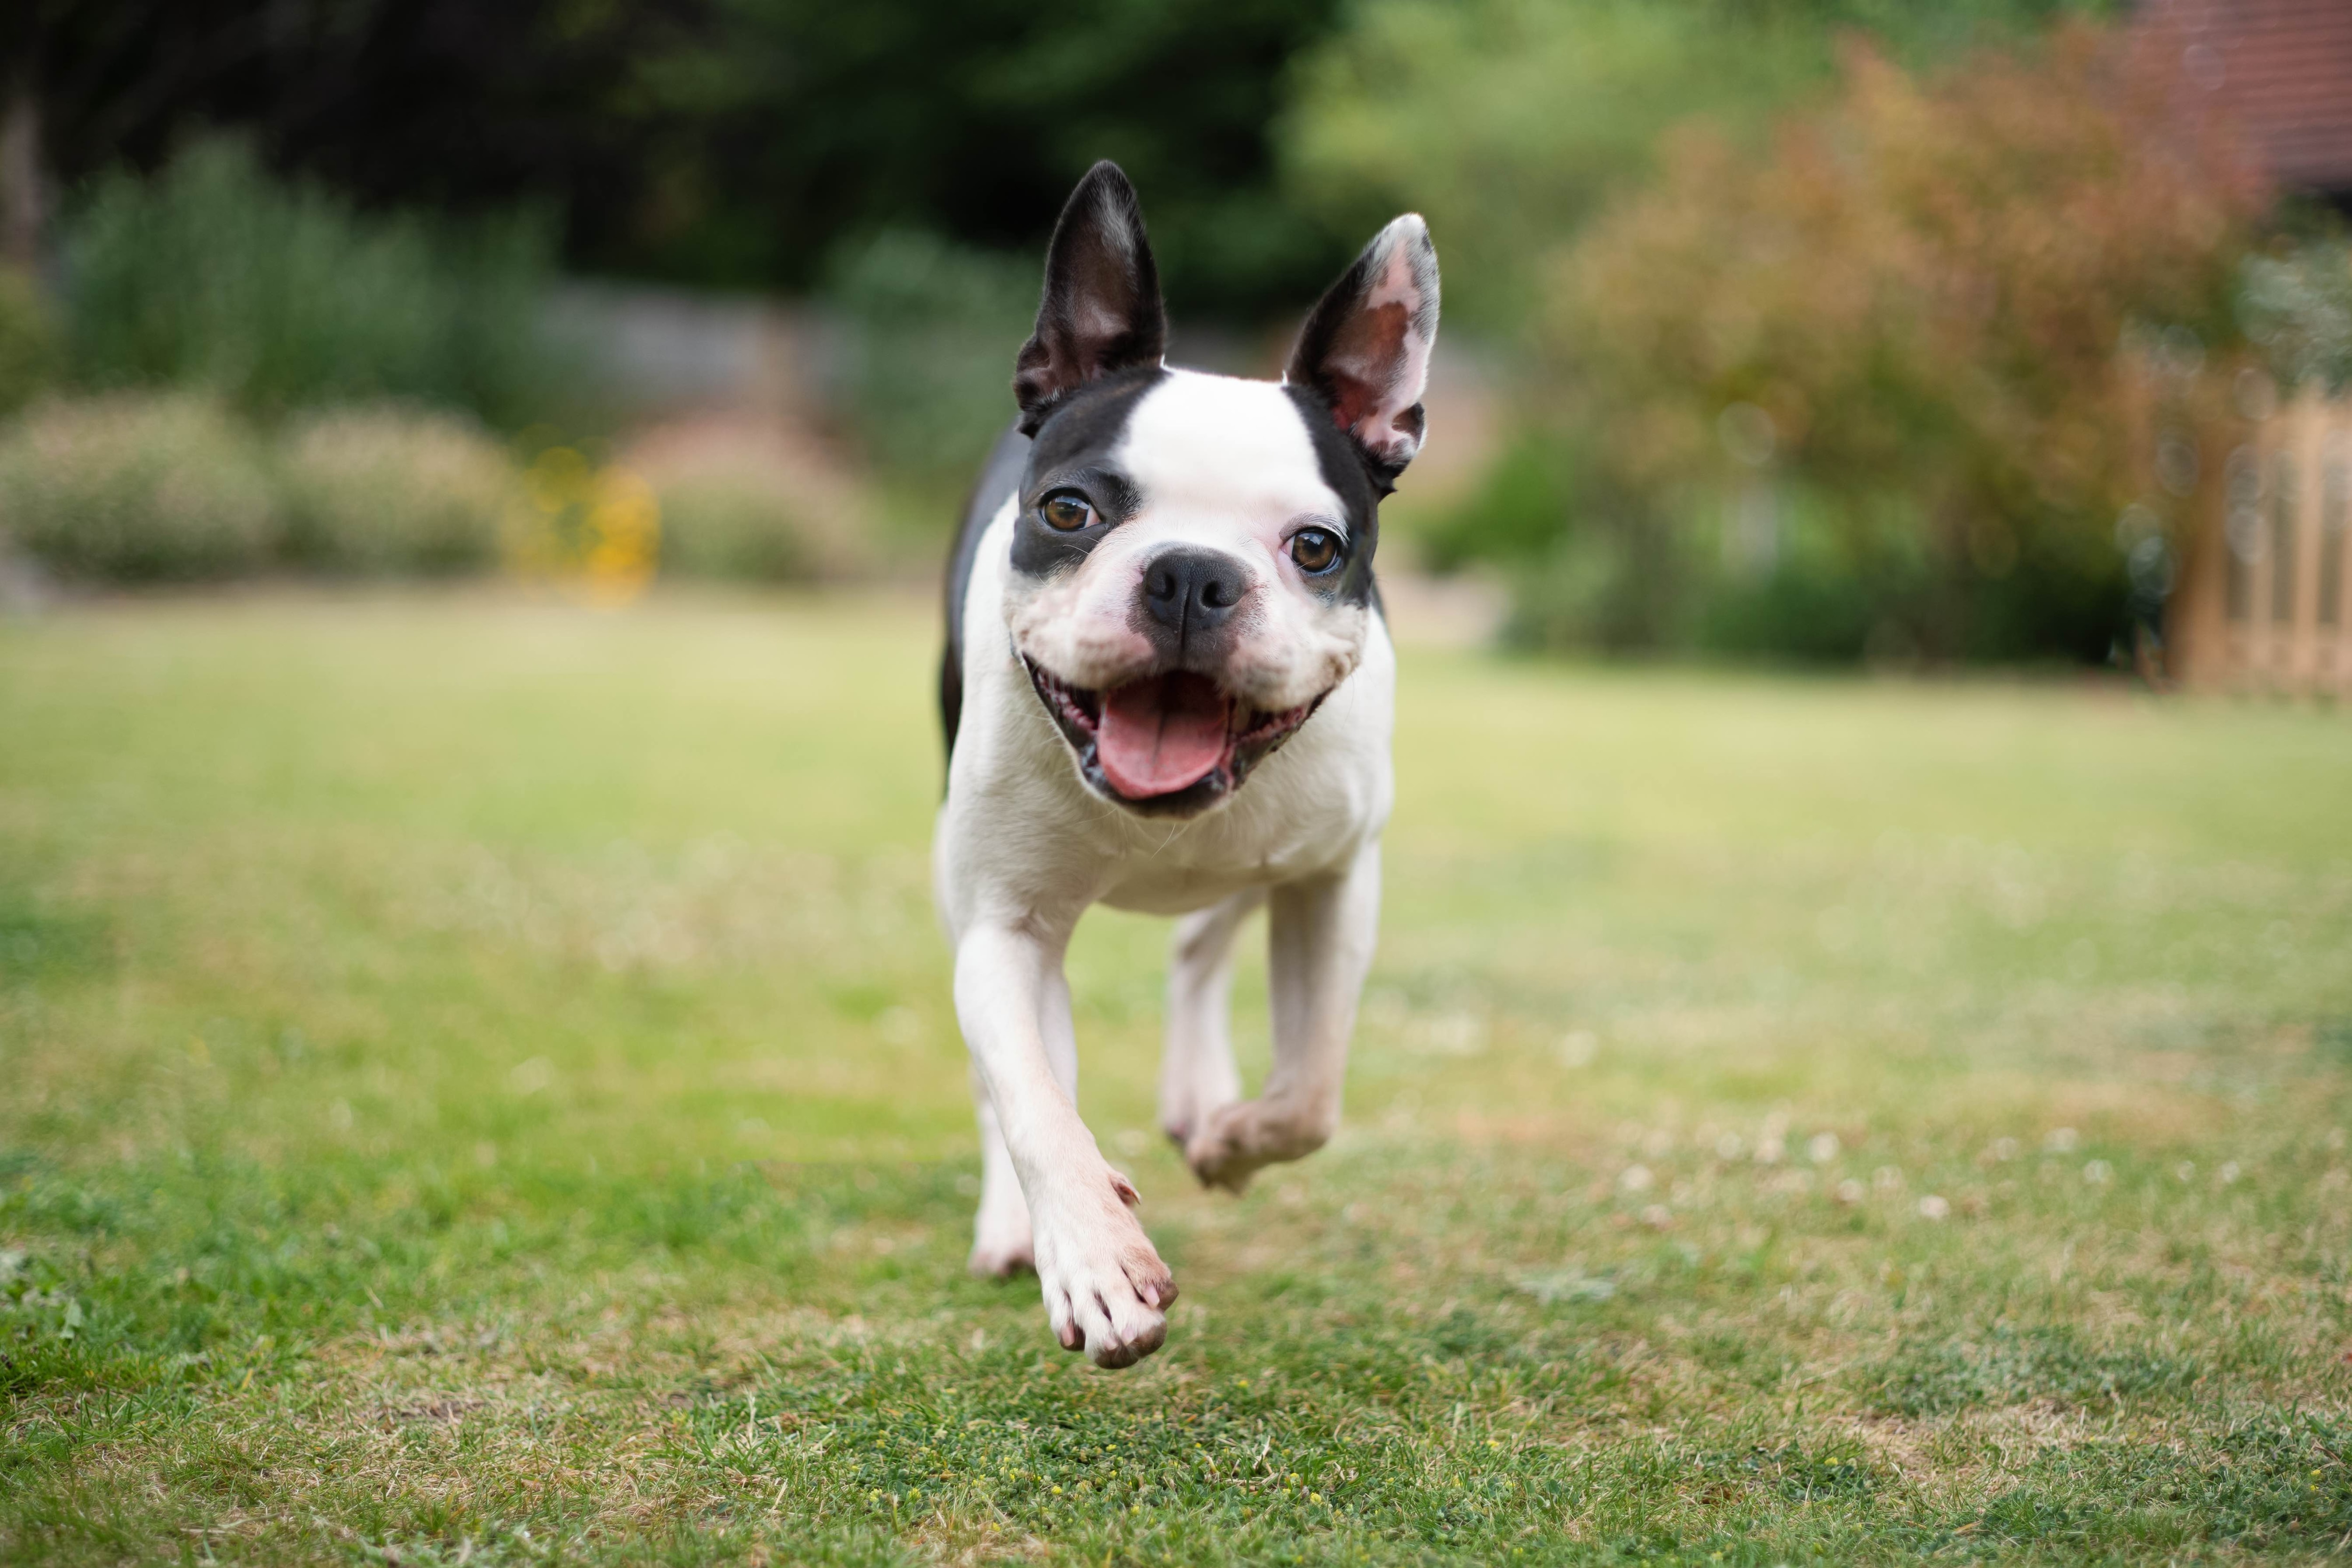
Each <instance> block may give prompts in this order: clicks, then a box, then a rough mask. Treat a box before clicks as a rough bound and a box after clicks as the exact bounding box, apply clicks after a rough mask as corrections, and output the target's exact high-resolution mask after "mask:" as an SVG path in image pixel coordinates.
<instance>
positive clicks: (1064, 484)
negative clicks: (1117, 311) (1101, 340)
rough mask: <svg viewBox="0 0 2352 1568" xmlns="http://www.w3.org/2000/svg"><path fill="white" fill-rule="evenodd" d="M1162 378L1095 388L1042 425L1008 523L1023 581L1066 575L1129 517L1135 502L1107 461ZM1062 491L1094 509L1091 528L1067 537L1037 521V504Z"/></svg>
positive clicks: (1133, 374)
mask: <svg viewBox="0 0 2352 1568" xmlns="http://www.w3.org/2000/svg"><path fill="white" fill-rule="evenodd" d="M1167 376H1168V372H1167V371H1163V370H1161V369H1160V368H1159V367H1158V366H1157V365H1154V366H1151V367H1150V368H1148V369H1141V370H1132V371H1127V372H1126V373H1124V374H1122V375H1117V376H1112V377H1109V378H1108V379H1107V380H1104V381H1099V382H1095V383H1093V384H1092V385H1090V386H1087V387H1083V388H1081V389H1080V390H1079V391H1077V392H1074V393H1073V394H1071V395H1070V396H1069V397H1068V398H1067V399H1066V400H1065V401H1064V402H1062V404H1061V406H1059V407H1058V408H1056V409H1055V411H1054V413H1053V416H1052V417H1051V418H1049V419H1048V420H1046V422H1045V425H1044V427H1043V428H1042V429H1040V430H1039V431H1038V432H1037V440H1036V444H1034V445H1033V446H1032V447H1031V448H1030V449H1029V462H1028V465H1027V467H1026V468H1025V469H1024V472H1023V474H1022V476H1021V515H1020V517H1018V518H1016V519H1015V520H1014V522H1013V570H1015V571H1017V572H1020V573H1021V574H1022V575H1024V577H1049V576H1051V575H1053V574H1054V573H1055V572H1058V571H1066V570H1070V569H1071V568H1073V567H1076V565H1077V564H1078V563H1079V562H1080V561H1083V560H1084V559H1087V556H1088V555H1090V554H1092V553H1093V551H1094V548H1095V546H1097V545H1098V544H1100V543H1101V542H1102V541H1103V538H1105V536H1107V535H1108V533H1109V532H1110V530H1111V529H1112V528H1117V527H1118V525H1119V524H1121V523H1123V522H1125V521H1127V519H1128V518H1129V517H1133V516H1134V515H1135V514H1136V512H1137V510H1138V509H1139V507H1141V506H1142V497H1140V496H1139V494H1137V492H1136V488H1135V486H1133V485H1132V484H1130V483H1129V480H1128V477H1127V476H1126V475H1124V474H1122V473H1120V472H1119V470H1118V465H1116V464H1115V463H1114V462H1112V460H1111V454H1113V453H1114V452H1117V451H1118V446H1119V443H1120V442H1121V441H1122V440H1123V439H1125V437H1126V434H1127V422H1128V420H1129V418H1130V417H1131V416H1132V415H1133V414H1134V413H1135V405H1136V404H1137V403H1138V402H1140V401H1142V398H1143V395H1144V394H1145V393H1146V392H1150V390H1151V389H1152V388H1153V387H1155V386H1158V385H1159V384H1160V382H1162V381H1165V380H1166V379H1167ZM1064 488H1069V489H1075V490H1077V491H1079V492H1081V493H1082V494H1084V495H1085V496H1086V497H1087V500H1089V501H1091V502H1092V503H1093V504H1094V507H1095V517H1096V520H1095V522H1094V523H1093V525H1092V526H1090V527H1088V528H1080V529H1077V530H1076V532H1073V533H1063V532H1061V531H1060V530H1058V529H1055V528H1048V527H1046V526H1045V519H1044V518H1042V517H1039V516H1038V515H1037V503H1038V502H1040V501H1042V500H1044V499H1045V497H1047V496H1049V495H1051V494H1052V493H1053V492H1054V491H1055V490H1059V489H1064Z"/></svg>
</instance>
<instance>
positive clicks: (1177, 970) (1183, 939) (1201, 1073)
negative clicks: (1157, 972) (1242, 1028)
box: [1160, 887, 1265, 1149]
mask: <svg viewBox="0 0 2352 1568" xmlns="http://www.w3.org/2000/svg"><path fill="white" fill-rule="evenodd" d="M1263 903H1265V889H1264V888H1262V887H1251V888H1244V889H1243V890H1242V891H1241V892H1239V893H1237V894H1234V895H1233V896H1232V897H1231V898H1228V899H1226V900H1225V901H1224V902H1223V903H1222V904H1211V905H1210V906H1209V907H1208V908H1206V909H1202V910H1198V911H1195V912H1194V913H1192V914H1191V915H1186V916H1184V917H1183V918H1182V919H1181V920H1179V921H1178V922H1177V923H1176V940H1175V943H1174V945H1173V947H1172V948H1171V951H1170V953H1169V956H1168V1019H1167V1044H1166V1047H1165V1049H1164V1051H1162V1054H1161V1056H1160V1131H1161V1132H1163V1133H1166V1134H1168V1135H1169V1136H1170V1137H1171V1138H1172V1139H1174V1140H1175V1142H1176V1146H1177V1147H1178V1148H1180V1149H1181V1148H1182V1147H1183V1146H1184V1145H1186V1144H1188V1143H1190V1142H1191V1141H1192V1134H1193V1133H1194V1132H1196V1131H1197V1130H1198V1129H1199V1128H1200V1127H1201V1125H1202V1123H1203V1122H1205V1121H1206V1120H1207V1119H1208V1117H1210V1116H1211V1115H1213V1114H1214V1113H1216V1112H1217V1111H1218V1110H1220V1109H1221V1108H1223V1107H1224V1106H1227V1105H1230V1104H1232V1103H1234V1101H1236V1100H1239V1099H1240V1098H1241V1097H1242V1080H1241V1074H1240V1072H1239V1071H1236V1070H1235V1069H1234V1040H1233V1006H1232V1003H1233V989H1234V933H1235V932H1236V931H1238V930H1240V929H1241V925H1242V922H1243V921H1244V920H1246V919H1248V918H1249V915H1250V912H1251V911H1252V910H1254V909H1255V908H1256V907H1257V906H1258V905H1259V904H1263Z"/></svg>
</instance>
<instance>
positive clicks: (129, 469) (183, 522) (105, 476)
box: [0, 392, 280, 582]
mask: <svg viewBox="0 0 2352 1568" xmlns="http://www.w3.org/2000/svg"><path fill="white" fill-rule="evenodd" d="M279 526H280V512H279V506H278V491H277V486H276V485H275V484H274V482H273V479H272V476H271V472H270V465H269V461H268V454H267V452H266V451H265V449H264V448H263V446H262V444H261V443H260V441H259V440H258V439H257V437H256V436H255V435H254V434H253V433H252V431H251V430H250V429H249V428H247V426H246V425H245V424H244V423H242V422H240V421H239V420H237V419H236V418H235V417H234V416H233V415H231V414H230V413H228V412H226V410H224V409H223V408H222V407H221V406H220V405H219V404H218V403H217V402H215V401H213V400H211V399H209V398H205V397H203V396H199V395H196V394H192V393H176V392H175V393H148V392H122V393H116V394H113V395H111V396H107V397H100V398H92V399H87V400H81V401H75V402H41V403H36V404H35V405H34V406H33V407H32V408H31V409H30V410H28V411H27V412H26V413H24V414H22V415H20V416H19V417H18V418H17V419H16V421H15V423H13V424H12V425H11V426H9V427H8V429H7V430H6V431H5V434H0V532H5V534H6V535H7V536H8V537H9V538H10V539H11V540H12V541H13V542H14V543H15V544H16V547H17V548H19V549H23V550H25V551H26V552H27V553H28V554H30V555H32V556H33V557H35V558H36V559H39V560H40V561H42V562H43V563H45V564H46V565H47V566H48V567H49V568H50V569H51V570H54V571H56V572H58V573H59V574H60V575H61V576H64V577H67V578H79V579H84V580H100V581H108V582H157V581H173V580H194V579H201V578H221V577H229V576H234V575H236V574H238V573H243V572H250V571H254V570H259V569H260V568H262V567H263V566H265V565H266V564H268V561H269V560H270V559H271V556H272V554H273V552H274V550H275V549H276V547H277V545H278V534H279Z"/></svg>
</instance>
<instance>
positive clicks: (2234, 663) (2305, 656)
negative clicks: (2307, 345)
mask: <svg viewBox="0 0 2352 1568" xmlns="http://www.w3.org/2000/svg"><path fill="white" fill-rule="evenodd" d="M2220 480H2221V482H2220V484H2219V485H2217V486H2208V487H2207V488H2206V492H2205V505H2204V507H2203V508H2202V511H2201V513H2200V521H2199V526H2198V528H2197V531H2196V535H2195V537H2194V538H2191V539H2190V540H2189V549H2188V552H2187V559H2186V561H2185V563H2184V567H2185V570H2183V572H2182V575H2181V580H2180V582H2179V588H2178V590H2177V591H2176V593H2175V595H2174V598H2173V603H2172V612H2171V615H2170V617H2169V626H2168V632H2169V636H2168V641H2169V642H2170V643H2171V649H2170V656H2169V659H2168V664H2169V665H2170V668H2171V670H2172V672H2173V674H2175V675H2176V676H2177V677H2178V678H2179V680H2180V682H2181V683H2182V684H2183V685H2189V686H2192V687H2197V688H2200V689H2204V690H2215V691H2240V692H2275V693H2280V694H2283V695H2284V694H2294V695H2330V696H2336V697H2352V400H2336V401H2329V400H2326V399H2322V398H2319V397H2316V396H2305V397H2302V398H2298V399H2296V400H2295V401H2294V402H2290V403H2287V404H2286V405H2285V406H2284V407H2282V408H2280V409H2279V410H2278V411H2277V412H2276V413H2273V414H2272V415H2271V416H2270V417H2269V418H2268V419H2265V420H2263V421H2262V422H2261V423H2259V424H2257V425H2255V426H2254V427H2253V430H2252V436H2251V438H2250V439H2248V440H2247V441H2245V442H2244V443H2242V444H2240V445H2238V446H2236V447H2235V448H2234V449H2232V450H2231V451H2230V452H2228V453H2227V454H2226V455H2225V456H2224V460H2223V462H2222V465H2221V476H2220Z"/></svg>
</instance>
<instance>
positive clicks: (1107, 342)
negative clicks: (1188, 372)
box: [1013, 159, 1168, 435]
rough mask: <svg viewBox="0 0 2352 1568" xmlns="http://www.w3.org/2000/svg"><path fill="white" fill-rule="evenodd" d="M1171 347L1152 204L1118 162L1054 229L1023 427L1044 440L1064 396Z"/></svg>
mask: <svg viewBox="0 0 2352 1568" xmlns="http://www.w3.org/2000/svg"><path fill="white" fill-rule="evenodd" d="M1167 347H1168V313H1167V311H1166V310H1165V309H1163V308H1161V306H1160V267H1159V266H1158V264H1156V263H1155V262H1153V260H1152V259H1151V245H1150V241H1148V240H1146V239H1145V238H1144V236H1143V208H1142V207H1141V206H1140V205H1139V204H1138V203H1137V202H1136V199H1135V187H1134V186H1133V185H1131V184H1129V183H1128V180H1127V176H1126V175H1125V174H1123V173H1121V172H1119V167H1118V164H1116V163H1113V162H1110V161H1109V160H1108V159H1105V160H1104V161H1103V162H1099V163H1097V164H1096V165H1095V166H1094V167H1093V168H1091V169H1089V170H1087V177H1086V178H1085V179H1083V180H1080V181H1079V182H1078V188H1077V189H1076V190H1075V191H1072V192H1071V193H1070V199H1069V202H1068V204H1066V205H1065V206H1064V207H1063V208H1062V217H1061V221H1060V222H1058V223H1056V224H1055V225H1054V244H1053V246H1052V248H1051V249H1049V250H1048V251H1047V252H1046V253H1045V298H1043V299H1042V300H1040V301H1039V302H1038V306H1037V329H1036V331H1035V332H1034V334H1033V335H1032V336H1031V337H1030V339H1029V340H1028V341H1027V342H1026V343H1024V344H1023V345H1022V346H1021V357H1020V358H1019V359H1018V360H1017V361H1014V370H1013V396H1014V397H1015V398H1017V399H1018V400H1020V403H1021V431H1022V434H1024V435H1034V434H1037V427H1038V426H1039V425H1041V424H1043V423H1045V415H1046V413H1048V412H1049V411H1050V410H1051V409H1052V407H1053V405H1054V403H1055V400H1057V399H1059V398H1061V397H1062V396H1063V395H1064V394H1066V393H1067V392H1071V391H1072V390H1074V389H1075V388H1077V387H1081V386H1084V385H1085V384H1086V383H1087V382H1090V381H1094V380H1096V379H1097V377H1101V376H1107V375H1109V374H1111V373H1112V372H1114V371H1124V370H1127V369H1129V368H1130V367H1132V366H1136V365H1156V364H1158V363H1159V362H1160V355H1161V354H1162V353H1164V352H1165V351H1166V350H1167Z"/></svg>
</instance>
